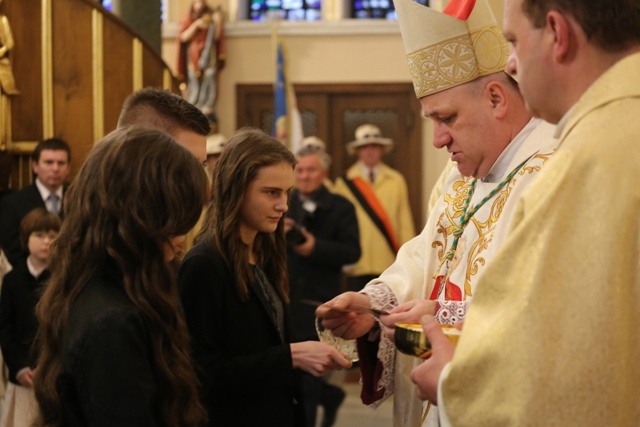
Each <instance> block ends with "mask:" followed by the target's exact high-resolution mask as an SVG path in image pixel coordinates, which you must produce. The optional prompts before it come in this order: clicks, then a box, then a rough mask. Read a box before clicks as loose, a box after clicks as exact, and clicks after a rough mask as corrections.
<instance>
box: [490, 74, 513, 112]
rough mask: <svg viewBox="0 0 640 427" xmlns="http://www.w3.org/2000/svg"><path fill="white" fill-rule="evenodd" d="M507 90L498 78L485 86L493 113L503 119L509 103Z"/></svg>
mask: <svg viewBox="0 0 640 427" xmlns="http://www.w3.org/2000/svg"><path fill="white" fill-rule="evenodd" d="M507 90H508V89H507V88H506V87H505V86H504V84H502V83H500V82H498V81H496V80H491V81H490V82H488V83H487V85H486V86H485V95H486V97H487V99H488V100H489V102H490V103H491V108H492V109H493V115H494V116H495V117H496V118H497V119H502V118H504V117H505V116H506V115H507V107H508V105H509V102H508V96H507Z"/></svg>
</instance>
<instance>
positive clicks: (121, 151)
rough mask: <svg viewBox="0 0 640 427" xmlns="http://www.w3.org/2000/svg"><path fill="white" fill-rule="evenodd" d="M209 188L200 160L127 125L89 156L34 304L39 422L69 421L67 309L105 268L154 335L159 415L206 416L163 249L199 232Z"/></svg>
mask: <svg viewBox="0 0 640 427" xmlns="http://www.w3.org/2000/svg"><path fill="white" fill-rule="evenodd" d="M206 186H207V184H206V177H205V174H204V171H203V169H202V166H201V165H200V163H198V161H197V160H196V159H195V157H194V156H193V155H192V154H191V153H190V152H189V151H187V150H186V149H185V148H183V147H182V146H180V145H179V144H178V143H176V142H175V141H174V140H172V139H171V138H170V137H168V136H166V135H165V134H163V133H161V132H158V131H155V130H149V129H144V128H136V127H131V128H124V129H120V130H117V131H115V132H113V133H111V134H109V135H107V136H106V137H105V138H104V139H103V140H102V141H100V142H99V143H97V145H96V146H95V148H94V149H93V150H92V151H91V153H90V154H89V156H88V158H87V160H86V162H85V163H84V164H83V166H82V168H81V169H80V172H79V173H78V176H77V177H76V178H75V180H74V182H73V183H72V184H71V186H70V188H69V191H68V193H67V195H66V197H67V198H66V199H65V213H66V216H65V220H64V223H63V225H62V229H61V230H60V234H59V235H58V238H57V239H56V240H55V241H54V242H53V244H52V247H51V257H52V258H51V267H50V270H51V280H50V282H49V284H48V286H47V287H46V289H45V291H44V294H43V296H42V298H41V300H40V302H39V303H38V305H37V307H36V314H37V317H38V321H39V323H40V329H39V332H38V336H37V338H36V339H37V346H38V350H39V357H38V362H37V370H36V378H35V381H34V383H35V384H36V386H35V392H36V397H37V400H38V404H39V407H40V418H39V420H38V422H37V425H39V426H60V425H62V424H63V422H64V420H63V416H62V409H61V408H62V405H61V401H60V396H59V394H58V391H57V389H56V380H57V379H58V375H59V374H60V369H61V356H62V342H63V336H64V333H65V330H66V328H67V323H68V321H69V312H70V309H71V307H72V306H73V304H74V301H75V300H76V298H77V297H78V295H79V294H80V292H81V291H82V289H83V288H84V287H85V285H86V284H87V282H88V281H89V280H90V279H91V277H92V276H94V275H95V274H97V273H99V272H100V271H101V270H103V269H104V268H105V266H106V265H107V263H108V264H109V265H116V266H117V268H118V269H119V270H120V273H121V274H122V276H123V278H124V280H123V290H124V292H125V293H126V294H127V296H128V297H129V299H130V300H131V302H132V303H133V304H134V305H135V306H136V307H137V308H138V309H139V311H140V313H141V314H142V316H143V317H144V319H145V321H146V323H147V325H148V328H149V331H151V340H152V345H153V357H154V360H153V363H154V364H155V369H156V371H157V373H158V375H159V377H160V380H159V381H158V384H157V386H158V393H157V405H158V407H159V408H161V411H162V415H161V416H162V417H163V418H164V419H165V420H166V422H167V425H169V426H185V425H196V424H198V423H199V422H200V421H201V420H202V419H203V418H204V416H205V415H204V414H205V412H204V409H203V407H202V405H201V404H200V402H199V400H198V397H197V380H196V376H195V373H194V369H193V366H192V363H191V360H190V357H189V337H188V333H187V329H186V326H185V324H184V321H183V319H182V316H181V315H180V314H179V313H180V304H179V299H178V294H177V287H176V276H175V266H174V265H173V264H171V263H167V262H165V256H164V246H165V244H168V242H169V239H170V237H172V236H175V235H181V234H185V233H186V232H187V231H188V230H189V229H191V228H192V227H193V226H194V224H195V223H196V221H197V220H198V216H199V215H200V212H201V209H202V206H203V204H204V202H205V192H206V189H207V188H206Z"/></svg>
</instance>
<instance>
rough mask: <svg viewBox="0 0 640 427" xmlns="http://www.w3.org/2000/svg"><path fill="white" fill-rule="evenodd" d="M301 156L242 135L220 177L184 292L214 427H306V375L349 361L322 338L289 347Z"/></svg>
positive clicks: (185, 273)
mask: <svg viewBox="0 0 640 427" xmlns="http://www.w3.org/2000/svg"><path fill="white" fill-rule="evenodd" d="M294 165H295V158H294V156H293V154H292V153H291V152H290V151H289V150H288V149H287V148H286V147H285V146H284V145H282V144H281V143H280V142H279V141H278V140H276V139H274V138H272V137H270V136H268V135H267V134H265V133H263V132H261V131H259V130H255V129H241V130H240V131H238V132H237V133H236V134H235V135H234V136H233V137H232V138H231V139H230V140H229V143H228V144H227V145H226V146H225V148H224V150H223V151H222V155H221V157H220V160H219V161H218V163H217V164H216V166H215V168H214V172H213V185H212V192H213V194H212V199H213V202H212V205H211V207H210V209H209V212H208V213H207V218H206V220H205V224H204V227H203V229H202V231H201V234H200V236H199V238H200V241H199V242H198V243H197V244H196V246H194V248H193V249H192V250H191V251H190V252H189V253H188V254H187V256H186V258H185V260H184V261H183V264H182V266H181V268H180V274H179V286H180V293H181V297H182V302H183V307H184V312H185V317H186V320H187V326H188V328H189V331H190V333H191V336H192V339H193V348H194V359H195V361H196V365H197V367H198V374H199V378H200V382H201V385H202V396H203V403H204V404H205V406H206V407H207V410H208V412H209V418H210V420H211V425H222V426H231V425H233V426H239V427H241V426H254V425H265V426H278V427H288V426H304V424H305V421H304V411H303V406H302V402H301V389H300V387H301V384H300V370H303V371H306V372H309V373H311V374H313V375H318V376H319V375H323V374H325V373H327V372H329V371H330V370H333V369H341V368H344V367H348V366H350V365H351V362H349V361H348V360H347V359H346V358H345V357H344V356H343V355H342V354H340V353H339V352H338V351H337V350H336V349H334V348H333V347H331V346H329V345H327V344H324V343H320V342H318V341H307V342H299V343H290V341H289V333H290V328H289V304H288V303H289V298H288V283H287V264H286V243H285V236H284V213H285V212H286V211H287V198H288V195H289V190H290V189H291V186H292V184H293V167H294Z"/></svg>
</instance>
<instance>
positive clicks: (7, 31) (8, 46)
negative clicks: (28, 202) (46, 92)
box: [0, 0, 20, 151]
mask: <svg viewBox="0 0 640 427" xmlns="http://www.w3.org/2000/svg"><path fill="white" fill-rule="evenodd" d="M1 6H2V0H0V7H1ZM1 12H2V11H1V10H0V151H5V150H7V148H8V147H9V146H10V144H11V100H10V99H9V97H10V96H13V95H18V94H19V93H20V91H18V88H16V81H15V79H14V78H13V71H11V59H10V56H9V53H10V52H11V50H12V49H13V33H12V32H11V27H10V26H9V20H8V19H7V17H6V16H5V15H4V14H3V13H1Z"/></svg>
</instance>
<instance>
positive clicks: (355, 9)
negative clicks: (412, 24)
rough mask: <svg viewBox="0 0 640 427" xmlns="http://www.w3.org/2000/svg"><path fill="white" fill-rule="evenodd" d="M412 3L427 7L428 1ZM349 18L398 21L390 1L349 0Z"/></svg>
mask: <svg viewBox="0 0 640 427" xmlns="http://www.w3.org/2000/svg"><path fill="white" fill-rule="evenodd" d="M414 1H415V2H416V3H420V4H423V5H425V6H429V0H414ZM351 17H352V18H355V19H388V20H390V21H397V20H398V17H397V15H396V9H395V7H394V6H393V1H392V0H351Z"/></svg>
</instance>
